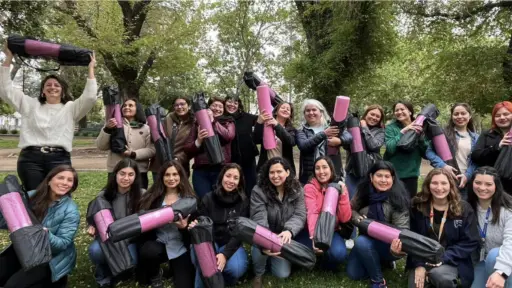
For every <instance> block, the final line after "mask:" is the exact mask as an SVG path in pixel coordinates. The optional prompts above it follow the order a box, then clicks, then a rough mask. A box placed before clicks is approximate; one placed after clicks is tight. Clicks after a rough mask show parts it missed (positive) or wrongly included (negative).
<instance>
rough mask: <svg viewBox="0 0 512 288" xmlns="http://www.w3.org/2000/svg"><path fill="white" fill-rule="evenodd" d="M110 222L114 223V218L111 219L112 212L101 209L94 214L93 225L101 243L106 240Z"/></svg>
mask: <svg viewBox="0 0 512 288" xmlns="http://www.w3.org/2000/svg"><path fill="white" fill-rule="evenodd" d="M112 222H114V217H112V212H110V210H109V209H103V210H100V211H98V213H96V214H94V223H95V224H96V230H97V231H98V235H100V238H101V241H102V242H105V241H107V240H108V233H107V230H108V226H109V225H110V224H112Z"/></svg>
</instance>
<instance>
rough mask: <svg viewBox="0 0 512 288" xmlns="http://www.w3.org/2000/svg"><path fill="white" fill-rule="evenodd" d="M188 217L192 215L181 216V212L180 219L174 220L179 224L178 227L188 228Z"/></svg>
mask: <svg viewBox="0 0 512 288" xmlns="http://www.w3.org/2000/svg"><path fill="white" fill-rule="evenodd" d="M188 217H190V215H188V216H187V218H183V216H181V214H180V220H178V221H176V222H174V223H175V224H176V226H178V229H185V228H187V226H188Z"/></svg>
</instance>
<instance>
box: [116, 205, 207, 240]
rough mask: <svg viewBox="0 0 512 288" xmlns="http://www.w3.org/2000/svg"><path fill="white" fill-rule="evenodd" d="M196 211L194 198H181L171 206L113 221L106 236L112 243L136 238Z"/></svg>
mask: <svg viewBox="0 0 512 288" xmlns="http://www.w3.org/2000/svg"><path fill="white" fill-rule="evenodd" d="M196 210H197V201H196V199H195V198H182V199H180V200H178V201H176V202H175V203H174V204H172V205H171V206H166V207H162V208H158V209H153V210H149V211H145V212H141V213H138V214H132V215H130V216H126V217H124V218H122V219H119V220H116V221H114V223H112V224H110V226H109V227H108V236H109V239H110V240H112V241H113V242H118V241H122V240H125V239H130V238H133V237H137V236H139V235H140V234H142V233H144V232H148V231H151V230H153V229H156V228H160V227H162V226H164V225H165V224H167V223H169V222H175V221H177V220H179V219H180V218H179V215H182V217H187V216H188V215H190V214H192V213H194V212H195V211H196Z"/></svg>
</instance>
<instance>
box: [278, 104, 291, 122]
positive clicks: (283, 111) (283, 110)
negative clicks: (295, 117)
mask: <svg viewBox="0 0 512 288" xmlns="http://www.w3.org/2000/svg"><path fill="white" fill-rule="evenodd" d="M291 113H292V108H291V106H290V104H288V103H284V104H282V105H281V106H280V107H279V110H277V117H281V118H283V119H285V120H286V119H290V116H291V115H292V114H291Z"/></svg>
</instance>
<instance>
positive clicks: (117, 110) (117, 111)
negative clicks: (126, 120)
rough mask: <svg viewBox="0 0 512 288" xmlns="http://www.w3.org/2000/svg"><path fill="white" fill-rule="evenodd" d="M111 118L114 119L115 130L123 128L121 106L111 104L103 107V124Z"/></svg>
mask: <svg viewBox="0 0 512 288" xmlns="http://www.w3.org/2000/svg"><path fill="white" fill-rule="evenodd" d="M111 118H115V119H116V122H117V125H116V128H123V116H122V115H121V105H119V104H112V105H108V106H107V107H105V122H108V120H110V119H111Z"/></svg>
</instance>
